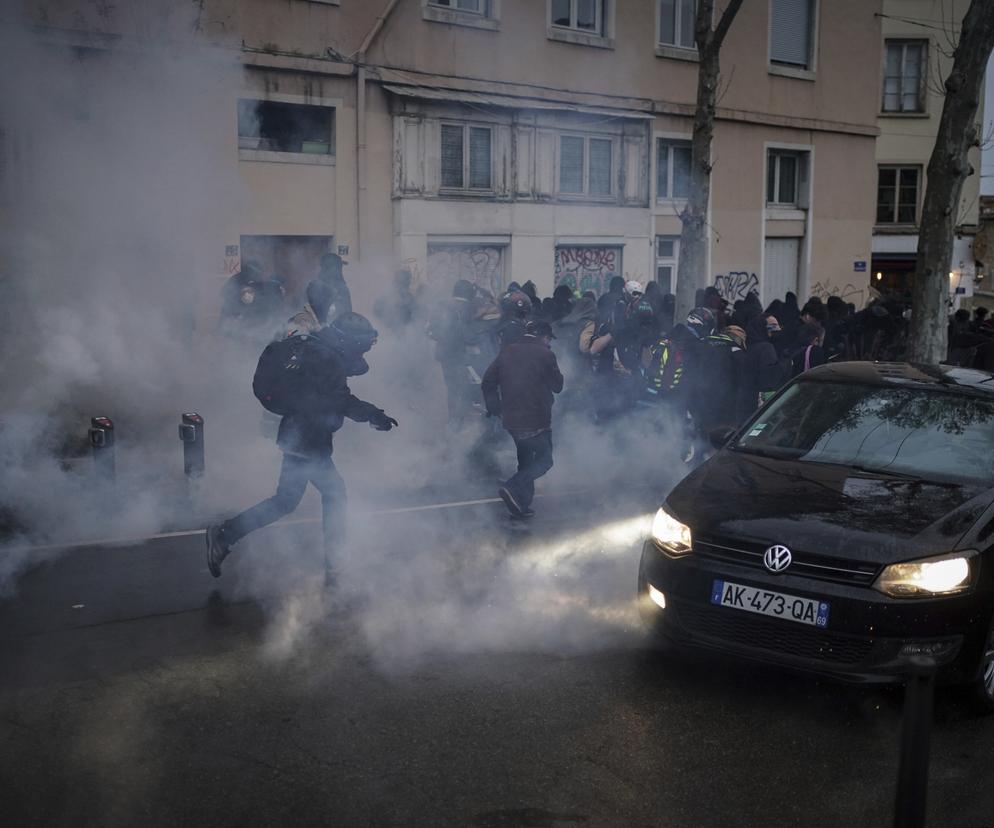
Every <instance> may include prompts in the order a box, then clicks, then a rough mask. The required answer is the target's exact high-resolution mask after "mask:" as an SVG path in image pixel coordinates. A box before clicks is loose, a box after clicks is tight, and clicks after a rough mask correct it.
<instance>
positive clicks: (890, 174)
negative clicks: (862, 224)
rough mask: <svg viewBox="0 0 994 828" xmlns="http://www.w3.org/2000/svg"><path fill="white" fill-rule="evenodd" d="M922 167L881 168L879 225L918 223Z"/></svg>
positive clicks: (878, 177)
mask: <svg viewBox="0 0 994 828" xmlns="http://www.w3.org/2000/svg"><path fill="white" fill-rule="evenodd" d="M920 175H921V168H920V167H881V168H880V170H879V171H878V173H877V224H915V223H917V221H918V179H919V177H920Z"/></svg>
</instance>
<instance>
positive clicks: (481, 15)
mask: <svg viewBox="0 0 994 828" xmlns="http://www.w3.org/2000/svg"><path fill="white" fill-rule="evenodd" d="M499 11H500V0H421V16H422V17H423V18H424V19H425V20H433V21H435V22H436V23H448V24H450V25H454V26H469V27H471V28H474V29H489V30H490V31H497V30H498V29H499V28H500V14H499Z"/></svg>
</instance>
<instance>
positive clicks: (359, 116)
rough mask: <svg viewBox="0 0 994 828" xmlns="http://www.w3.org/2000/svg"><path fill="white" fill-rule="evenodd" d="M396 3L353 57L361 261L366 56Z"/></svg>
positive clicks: (393, 1)
mask: <svg viewBox="0 0 994 828" xmlns="http://www.w3.org/2000/svg"><path fill="white" fill-rule="evenodd" d="M398 2H399V0H390V2H389V3H388V4H387V7H386V8H385V9H384V10H383V12H382V13H381V14H380V15H378V16H377V18H376V22H375V23H374V24H373V28H371V29H370V30H369V32H368V33H367V34H366V37H365V38H363V41H362V45H361V46H360V47H359V51H358V52H356V54H355V63H356V66H357V67H358V71H357V72H356V81H355V85H356V106H355V118H356V125H355V138H356V140H355V156H356V157H355V163H356V171H355V174H356V192H355V211H356V212H355V249H356V253H355V258H356V259H357V260H359V261H361V260H362V211H363V208H364V206H365V201H366V200H365V194H366V193H365V191H366V52H367V51H369V47H370V46H372V45H373V41H374V40H375V39H376V36H377V35H378V34H379V33H380V30H381V29H382V28H383V26H384V24H385V23H386V22H387V18H388V17H390V15H391V13H392V12H393V10H394V9H395V8H396V7H397V3H398Z"/></svg>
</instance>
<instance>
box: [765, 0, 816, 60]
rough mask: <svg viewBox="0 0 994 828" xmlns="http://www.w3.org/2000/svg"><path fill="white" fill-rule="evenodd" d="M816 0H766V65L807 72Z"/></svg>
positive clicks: (810, 56)
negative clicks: (768, 33) (768, 21)
mask: <svg viewBox="0 0 994 828" xmlns="http://www.w3.org/2000/svg"><path fill="white" fill-rule="evenodd" d="M815 2H816V0H770V62H771V63H778V64H782V65H784V66H790V67H793V68H795V69H810V68H811V65H812V55H813V51H814V50H813V48H812V46H813V41H814V37H813V32H814V19H815Z"/></svg>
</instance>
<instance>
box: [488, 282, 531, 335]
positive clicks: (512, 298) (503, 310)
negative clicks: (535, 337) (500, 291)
mask: <svg viewBox="0 0 994 828" xmlns="http://www.w3.org/2000/svg"><path fill="white" fill-rule="evenodd" d="M533 310H534V305H532V302H531V300H530V299H529V298H528V294H526V293H525V292H524V291H522V290H514V291H511V290H509V291H508V292H507V293H505V294H504V295H503V296H502V297H501V299H500V316H501V321H500V325H499V326H498V327H497V346H498V348H506V347H507V346H508V345H511V344H512V343H514V342H517V341H518V340H519V339H521V337H523V336H524V335H525V326H526V325H527V324H528V320H529V319H530V318H531V316H532V311H533Z"/></svg>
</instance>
